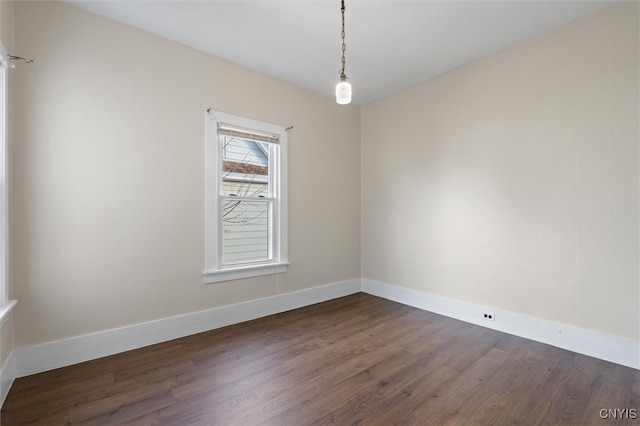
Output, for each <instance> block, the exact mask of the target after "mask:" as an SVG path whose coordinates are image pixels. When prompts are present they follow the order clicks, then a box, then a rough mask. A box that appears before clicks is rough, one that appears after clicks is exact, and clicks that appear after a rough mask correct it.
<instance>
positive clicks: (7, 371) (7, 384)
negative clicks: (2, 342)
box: [0, 351, 16, 407]
mask: <svg viewBox="0 0 640 426" xmlns="http://www.w3.org/2000/svg"><path fill="white" fill-rule="evenodd" d="M15 379H16V357H15V351H11V353H10V354H9V357H8V358H7V360H6V361H5V362H4V365H3V366H2V368H0V407H2V405H3V404H4V400H5V399H6V398H7V395H8V394H9V389H11V385H12V384H13V381H14V380H15Z"/></svg>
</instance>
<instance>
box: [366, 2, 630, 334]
mask: <svg viewBox="0 0 640 426" xmlns="http://www.w3.org/2000/svg"><path fill="white" fill-rule="evenodd" d="M638 35H639V29H638V3H637V2H634V3H625V4H621V5H618V6H614V7H613V8H610V9H607V10H605V11H604V12H603V13H600V14H598V15H595V16H592V17H589V18H587V19H584V20H581V21H578V22H576V23H574V24H571V25H569V26H567V27H564V28H563V29H561V30H558V31H555V32H553V33H549V34H547V35H545V36H544V37H541V38H538V39H535V40H532V41H530V42H527V43H524V44H522V45H519V46H517V47H515V48H512V49H510V50H508V51H504V52H502V53H499V54H496V55H493V56H491V57H488V58H486V59H484V60H481V61H478V62H475V63H473V64H471V65H469V66H466V67H463V68H461V69H458V70H456V71H453V72H450V73H448V74H446V75H443V76H442V77H440V78H437V79H435V80H432V81H429V82H426V83H424V84H421V85H418V86H415V87H412V88H411V89H409V90H406V91H403V92H401V93H397V94H395V95H392V96H389V97H387V98H384V99H382V100H380V101H377V102H374V103H371V104H368V105H366V106H365V107H363V109H362V170H363V175H362V176H363V179H362V198H363V201H362V221H363V222H362V226H363V228H362V251H363V260H362V268H363V276H364V277H366V278H370V279H374V280H378V281H382V282H387V283H391V284H396V285H400V286H405V287H409V288H412V289H418V290H423V291H426V292H431V293H435V294H439V295H445V296H449V297H452V298H456V299H460V300H464V301H470V302H474V303H478V304H483V305H488V306H494V307H497V308H500V309H505V310H510V311H515V312H519V313H523V314H527V315H532V316H535V317H540V318H545V319H549V320H553V321H558V322H562V323H566V324H572V325H576V326H580V327H584V328H587V329H593V330H597V331H602V332H605V333H609V334H613V335H618V336H623V337H630V338H635V339H638V337H639V324H638V323H639V318H640V310H639V294H638V292H639V290H638V287H639V286H638V283H639V276H638V268H639V265H638V256H639V253H638V243H639V241H638V233H639V226H638V221H639V210H638V202H639V199H638V193H639V187H638V176H639V168H638V155H639V150H638V137H639V135H638V124H639V123H638V117H639V116H638V114H639V110H638V103H639V98H638V76H639V67H638V50H639V49H638V48H639V46H638V38H639V37H638Z"/></svg>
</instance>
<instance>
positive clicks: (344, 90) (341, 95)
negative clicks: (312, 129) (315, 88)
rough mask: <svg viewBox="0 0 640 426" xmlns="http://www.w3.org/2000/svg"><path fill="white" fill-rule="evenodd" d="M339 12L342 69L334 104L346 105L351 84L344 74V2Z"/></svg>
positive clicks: (349, 98) (349, 97)
mask: <svg viewBox="0 0 640 426" xmlns="http://www.w3.org/2000/svg"><path fill="white" fill-rule="evenodd" d="M340 12H342V33H341V36H342V68H340V83H338V84H336V102H338V103H339V104H340V105H346V104H348V103H350V102H351V84H349V82H348V81H347V75H346V74H345V73H344V67H345V59H344V52H345V50H346V45H345V43H344V0H342V7H341V8H340Z"/></svg>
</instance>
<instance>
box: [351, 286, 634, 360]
mask: <svg viewBox="0 0 640 426" xmlns="http://www.w3.org/2000/svg"><path fill="white" fill-rule="evenodd" d="M362 291H363V292H365V293H368V294H371V295H374V296H378V297H382V298H385V299H388V300H393V301H394V302H399V303H402V304H404V305H409V306H413V307H416V308H420V309H423V310H426V311H429V312H433V313H436V314H440V315H444V316H447V317H450V318H455V319H458V320H461V321H465V322H469V323H472V324H476V325H480V326H482V327H487V328H491V329H494V330H497V331H502V332H504V333H508V334H513V335H515V336H520V337H524V338H526V339H530V340H535V341H537V342H541V343H546V344H549V345H552V346H556V347H558V348H562V349H567V350H570V351H572V352H577V353H580V354H583V355H588V356H592V357H594V358H599V359H603V360H605V361H610V362H614V363H616V364H621V365H624V366H627V367H631V368H635V369H640V342H639V341H637V340H633V339H626V338H623V337H618V336H612V335H609V334H605V333H601V332H598V331H594V330H588V329H584V328H580V327H575V326H571V325H567V324H561V323H557V322H553V321H548V320H544V319H541V318H536V317H532V316H528V315H522V314H518V313H515V312H510V311H503V310H500V309H496V308H493V307H490V308H488V307H486V306H482V305H478V304H475V303H469V302H463V301H461V300H457V299H451V298H448V297H444V296H439V295H436V294H431V293H426V292H422V291H418V290H412V289H409V288H405V287H399V286H395V285H392V284H387V283H382V282H378V281H373V280H369V279H365V278H363V279H362ZM487 311H490V312H491V313H492V314H494V317H495V318H494V321H487V320H485V319H484V318H483V313H484V312H487Z"/></svg>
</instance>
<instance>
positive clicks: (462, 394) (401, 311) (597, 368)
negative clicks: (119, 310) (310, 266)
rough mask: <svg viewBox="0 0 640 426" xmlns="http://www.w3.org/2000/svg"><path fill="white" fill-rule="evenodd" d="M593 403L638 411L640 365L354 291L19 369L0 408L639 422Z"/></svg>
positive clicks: (104, 420) (162, 418)
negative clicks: (23, 372) (121, 349)
mask: <svg viewBox="0 0 640 426" xmlns="http://www.w3.org/2000/svg"><path fill="white" fill-rule="evenodd" d="M601 409H636V410H638V411H640V372H639V371H636V370H633V369H630V368H626V367H622V366H619V365H615V364H611V363H608V362H605V361H600V360H597V359H594V358H590V357H587V356H583V355H577V354H574V353H572V352H568V351H564V350H561V349H557V348H554V347H551V346H547V345H544V344H540V343H536V342H532V341H528V340H525V339H521V338H518V337H514V336H510V335H507V334H502V333H499V332H495V331H492V330H489V329H485V328H482V327H478V326H473V325H470V324H466V323H463V322H460V321H456V320H452V319H449V318H445V317H442V316H439V315H435V314H432V313H428V312H424V311H420V310H418V309H415V308H410V307H407V306H404V305H400V304H397V303H394V302H390V301H387V300H384V299H379V298H376V297H373V296H369V295H365V294H356V295H353V296H349V297H344V298H341V299H337V300H333V301H330V302H325V303H321V304H317V305H313V306H309V307H306V308H302V309H298V310H295V311H291V312H287V313H283V314H279V315H273V316H270V317H267V318H262V319H259V320H255V321H250V322H246V323H243V324H239V325H235V326H231V327H226V328H223V329H219V330H214V331H211V332H207V333H202V334H198V335H195V336H190V337H186V338H183V339H178V340H174V341H171V342H167V343H162V344H158V345H154V346H150V347H147V348H143V349H139V350H134V351H130V352H126V353H123V354H119V355H114V356H110V357H106V358H102V359H99V360H95V361H90V362H85V363H83V364H78V365H74V366H71V367H66V368H61V369H57V370H54V371H50V372H46V373H41V374H37V375H33V376H29V377H25V378H21V379H18V380H16V381H15V383H14V385H13V387H12V389H11V391H10V392H9V395H8V397H7V400H6V402H5V404H4V406H3V408H2V417H1V421H2V425H3V426H9V425H24V424H43V425H59V424H69V423H79V424H143V425H145V424H160V425H181V426H182V425H236V424H248V425H253V424H269V425H281V424H286V425H312V424H341V425H342V424H344V425H350V424H362V425H392V424H402V425H411V424H419V425H440V424H446V425H465V426H469V425H507V424H522V425H534V424H544V425H560V424H575V425H589V424H602V425H612V424H616V425H618V424H636V425H637V424H639V423H640V421H639V420H638V419H631V418H629V417H633V416H630V415H629V414H627V415H623V416H622V417H627V418H626V419H611V418H609V419H601V418H600V410H601ZM627 413H630V412H627ZM638 415H639V416H640V413H638Z"/></svg>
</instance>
